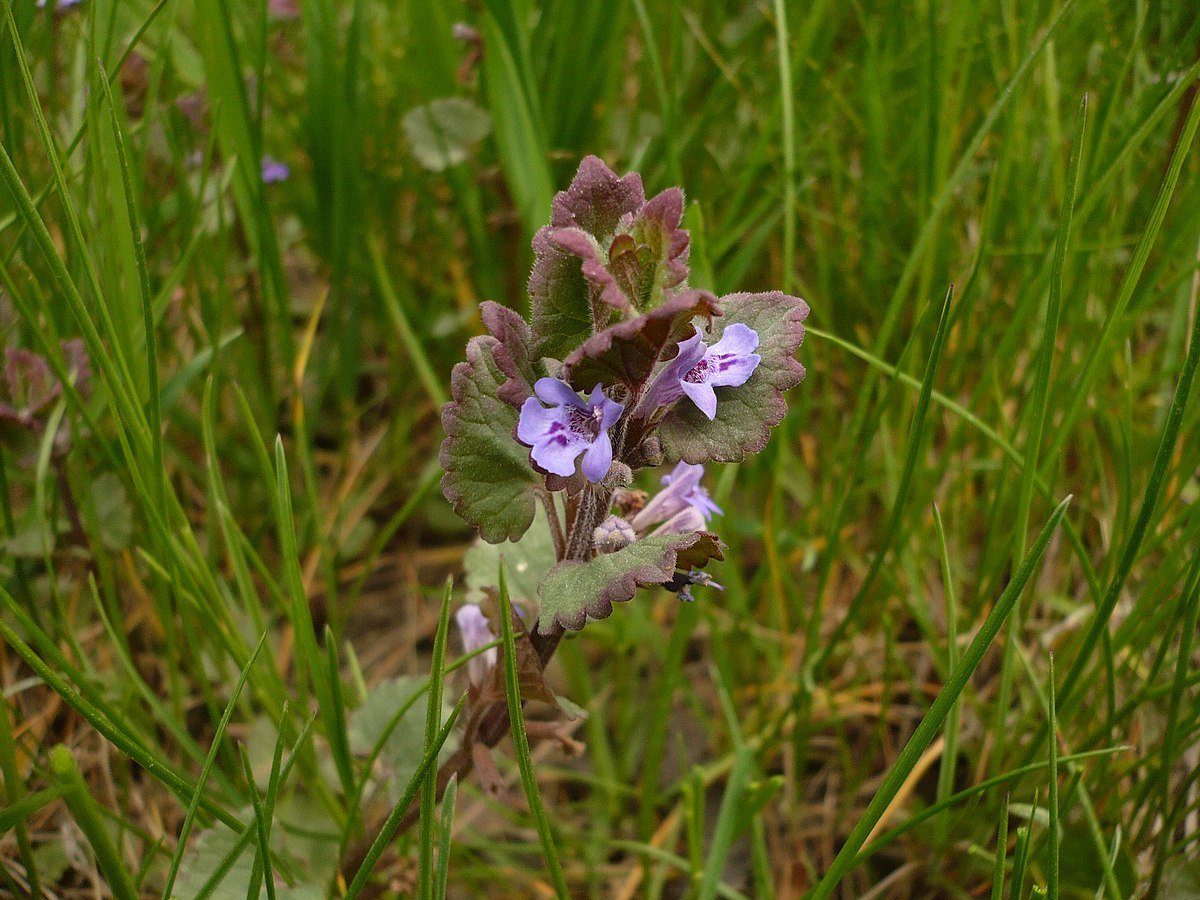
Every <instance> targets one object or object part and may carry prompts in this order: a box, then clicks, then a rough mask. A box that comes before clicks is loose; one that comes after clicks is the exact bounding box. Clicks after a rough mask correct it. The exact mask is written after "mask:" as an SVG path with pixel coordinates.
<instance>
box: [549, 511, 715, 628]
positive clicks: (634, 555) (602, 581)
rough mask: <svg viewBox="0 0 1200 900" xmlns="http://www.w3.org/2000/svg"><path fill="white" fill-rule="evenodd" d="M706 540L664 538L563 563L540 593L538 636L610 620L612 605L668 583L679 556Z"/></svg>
mask: <svg viewBox="0 0 1200 900" xmlns="http://www.w3.org/2000/svg"><path fill="white" fill-rule="evenodd" d="M702 538H703V536H702V535H700V534H663V535H658V536H655V537H647V538H642V539H641V540H638V541H634V542H633V543H632V544H630V545H629V546H628V547H623V548H621V549H620V550H618V551H617V552H616V553H604V554H601V555H600V556H597V557H596V558H595V559H592V560H589V561H587V562H578V561H575V560H564V561H563V562H560V563H559V564H558V565H556V566H555V567H554V568H553V569H551V570H550V571H549V572H548V573H547V574H546V577H545V578H544V579H542V583H541V586H540V587H539V588H538V594H539V596H540V598H541V612H540V614H539V616H538V631H540V632H541V633H542V634H549V633H550V632H551V631H552V630H553V628H554V627H555V626H556V625H557V626H561V627H562V628H569V629H572V630H576V631H577V630H578V629H580V628H582V627H583V625H584V622H585V621H587V618H588V616H591V617H592V618H593V619H605V618H608V616H610V615H612V605H613V604H614V603H622V602H624V601H626V600H630V599H632V598H633V595H634V594H635V593H637V589H638V588H639V587H641V586H643V585H647V584H663V583H664V582H667V581H669V580H670V579H671V577H672V576H673V575H674V574H675V563H676V560H677V557H678V556H679V554H680V553H682V552H684V551H685V550H687V549H688V548H690V547H691V546H693V545H694V544H697V543H699V542H701V541H702Z"/></svg>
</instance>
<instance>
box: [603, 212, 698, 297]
mask: <svg viewBox="0 0 1200 900" xmlns="http://www.w3.org/2000/svg"><path fill="white" fill-rule="evenodd" d="M682 218H683V191H681V190H680V189H679V188H668V189H667V190H665V191H663V192H662V193H661V194H658V195H657V196H655V197H652V198H651V199H650V200H649V201H648V202H647V203H646V205H645V207H644V208H643V209H642V210H641V211H640V212H639V213H638V214H637V216H636V217H635V218H634V220H633V223H632V224H631V226H630V228H629V233H628V234H627V235H620V236H618V238H617V239H614V240H613V243H612V247H611V248H610V249H609V251H608V268H609V271H611V272H612V273H613V277H614V278H616V280H617V283H618V284H619V285H620V286H621V289H622V290H623V291H624V292H625V294H626V296H628V297H629V299H630V300H631V301H632V302H633V305H634V306H636V307H637V308H638V309H648V308H652V307H655V306H657V305H658V304H659V303H661V302H662V300H663V298H664V297H665V296H667V291H669V290H671V289H672V288H676V287H678V286H679V285H681V284H683V282H684V281H686V280H687V276H688V256H689V254H690V247H691V239H690V236H689V235H688V233H687V231H685V230H684V229H682V228H680V227H679V223H680V220H681V219H682Z"/></svg>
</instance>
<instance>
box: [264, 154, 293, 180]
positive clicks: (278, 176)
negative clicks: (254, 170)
mask: <svg viewBox="0 0 1200 900" xmlns="http://www.w3.org/2000/svg"><path fill="white" fill-rule="evenodd" d="M291 175H292V170H291V169H289V168H288V165H287V163H283V162H280V161H279V160H277V159H276V158H275V157H273V156H264V157H263V159H262V180H263V184H275V183H276V182H279V181H287V180H288V179H289V178H290V177H291Z"/></svg>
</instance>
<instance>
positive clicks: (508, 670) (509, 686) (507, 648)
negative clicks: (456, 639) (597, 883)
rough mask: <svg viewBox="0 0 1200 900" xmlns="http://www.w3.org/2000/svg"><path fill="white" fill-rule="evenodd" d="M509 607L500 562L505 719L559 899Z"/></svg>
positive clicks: (558, 872)
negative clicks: (506, 709) (534, 766)
mask: <svg viewBox="0 0 1200 900" xmlns="http://www.w3.org/2000/svg"><path fill="white" fill-rule="evenodd" d="M512 616H513V613H512V606H511V604H510V602H509V599H508V580H507V577H506V575H505V572H504V562H503V560H501V562H500V637H501V639H502V640H503V641H504V688H505V693H506V694H507V696H508V719H509V723H510V725H511V727H512V739H513V753H514V755H515V756H516V758H517V768H518V769H520V770H521V785H522V786H523V787H524V788H525V799H526V800H528V801H529V814H530V815H531V816H532V817H533V823H534V825H535V826H536V827H537V833H538V840H540V841H541V844H542V855H543V857H544V858H545V860H546V868H547V870H548V871H549V874H550V883H551V885H552V886H553V887H554V892H555V893H556V894H557V895H558V897H559V900H565V898H569V897H570V896H571V893H570V891H569V890H568V889H567V881H566V878H565V877H564V876H563V871H562V865H561V864H560V863H559V861H558V851H557V849H555V846H554V834H553V832H552V830H551V828H550V819H549V818H548V817H547V816H546V810H545V807H543V806H542V795H541V793H539V791H538V786H537V774H536V773H535V772H534V770H533V759H532V758H531V757H530V755H529V738H528V737H526V735H525V712H524V710H523V709H522V703H521V686H520V684H519V682H518V680H517V650H516V640H515V639H514V637H513V626H512Z"/></svg>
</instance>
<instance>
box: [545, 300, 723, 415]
mask: <svg viewBox="0 0 1200 900" xmlns="http://www.w3.org/2000/svg"><path fill="white" fill-rule="evenodd" d="M720 314H721V311H720V308H719V306H718V303H717V298H716V297H714V296H713V295H712V294H710V293H709V292H708V291H685V292H684V293H682V294H677V295H676V296H674V297H671V298H670V299H669V300H667V302H666V303H664V304H663V305H662V306H659V307H657V308H656V309H652V310H651V311H650V312H648V313H646V314H645V315H641V316H638V317H636V318H633V319H626V320H625V321H623V322H618V323H617V324H616V325H611V326H609V327H608V328H605V329H604V330H603V331H599V332H597V333H596V334H595V335H593V336H592V337H590V338H588V340H587V341H586V342H585V343H584V344H583V346H581V347H580V348H579V349H578V350H576V351H575V352H574V353H571V354H570V355H569V356H568V357H567V358H566V360H564V363H565V365H566V370H567V380H568V381H570V382H571V386H572V387H574V388H575V389H576V390H579V391H585V390H588V389H589V388H590V387H591V386H592V385H594V384H596V383H597V382H599V383H600V384H604V385H615V384H625V385H628V386H629V387H630V388H631V389H632V390H634V391H635V392H637V390H638V389H639V388H640V386H641V385H642V384H643V383H644V382H645V381H646V380H647V379H648V378H649V377H650V375H651V374H652V373H653V371H654V367H655V366H657V365H658V363H659V362H661V361H662V360H663V358H664V357H666V356H667V355H669V354H670V353H671V351H672V350H673V349H674V348H675V347H676V346H677V344H678V341H679V340H680V339H681V338H683V337H687V336H688V335H690V334H692V333H694V332H693V330H692V328H691V321H692V319H694V318H696V317H697V316H704V317H705V318H707V319H709V320H710V321H711V319H712V317H713V316H719V315H720Z"/></svg>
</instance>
